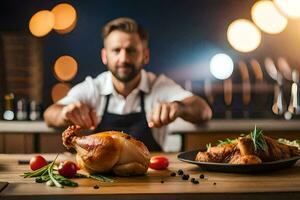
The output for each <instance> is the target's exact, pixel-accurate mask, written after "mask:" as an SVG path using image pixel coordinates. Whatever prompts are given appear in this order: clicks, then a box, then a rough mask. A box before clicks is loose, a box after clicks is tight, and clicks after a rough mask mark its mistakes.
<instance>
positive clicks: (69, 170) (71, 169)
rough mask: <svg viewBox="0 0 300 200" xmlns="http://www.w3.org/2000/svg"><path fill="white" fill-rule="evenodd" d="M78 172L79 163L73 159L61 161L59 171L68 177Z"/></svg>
mask: <svg viewBox="0 0 300 200" xmlns="http://www.w3.org/2000/svg"><path fill="white" fill-rule="evenodd" d="M76 172H77V165H76V164H75V163H74V162H72V161H65V162H61V163H60V164H59V166H58V173H59V174H60V175H62V176H63V177H66V178H72V177H73V176H74V175H75V174H76Z"/></svg>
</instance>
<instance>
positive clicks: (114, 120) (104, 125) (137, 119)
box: [96, 92, 161, 151]
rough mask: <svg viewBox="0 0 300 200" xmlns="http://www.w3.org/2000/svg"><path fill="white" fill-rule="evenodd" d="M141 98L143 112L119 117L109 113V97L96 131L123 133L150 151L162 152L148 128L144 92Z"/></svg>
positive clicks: (141, 93) (108, 96)
mask: <svg viewBox="0 0 300 200" xmlns="http://www.w3.org/2000/svg"><path fill="white" fill-rule="evenodd" d="M140 97H141V112H136V113H130V114H124V115H119V114H114V113H109V112H107V108H108V105H109V99H110V95H107V96H106V105H105V108H104V113H103V116H102V121H101V122H100V124H99V125H98V127H97V128H96V131H97V132H101V131H110V130H115V131H123V132H124V133H127V134H129V135H132V136H133V137H135V138H136V139H138V140H140V141H142V142H143V143H144V144H145V145H146V146H147V147H148V149H149V150H150V151H161V147H160V146H159V145H158V144H157V142H156V141H155V140H154V138H153V135H152V131H151V129H150V128H149V127H148V122H147V119H146V112H145V108H144V107H145V105H144V93H143V92H140Z"/></svg>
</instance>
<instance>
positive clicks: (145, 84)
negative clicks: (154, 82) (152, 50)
mask: <svg viewBox="0 0 300 200" xmlns="http://www.w3.org/2000/svg"><path fill="white" fill-rule="evenodd" d="M112 76H113V75H112V73H111V72H110V71H108V72H107V76H106V79H105V81H104V85H103V88H102V90H101V91H102V92H101V93H102V95H110V94H117V91H116V90H115V88H114V86H113V83H112ZM136 90H138V91H143V92H144V93H149V91H150V85H149V80H148V76H147V72H146V71H145V70H144V69H142V70H141V81H140V83H139V85H138V87H137V88H136V89H135V90H133V91H136Z"/></svg>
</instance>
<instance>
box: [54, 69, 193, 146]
mask: <svg viewBox="0 0 300 200" xmlns="http://www.w3.org/2000/svg"><path fill="white" fill-rule="evenodd" d="M141 75H142V76H141V81H140V83H139V85H138V87H137V88H135V89H134V90H133V91H132V92H131V93H130V94H129V95H128V96H127V97H126V98H125V97H123V96H122V95H120V94H118V93H117V91H116V90H115V88H114V86H113V83H112V74H111V72H109V71H106V72H103V73H101V74H100V75H98V76H97V77H96V78H94V79H93V78H91V77H87V78H86V79H85V81H83V82H81V83H79V84H77V85H75V86H74V87H73V88H72V89H71V90H70V91H69V93H68V94H67V96H66V97H64V98H63V99H61V100H59V101H58V104H62V105H68V104H71V103H75V102H78V101H80V102H82V103H85V104H87V105H89V106H90V107H91V108H93V109H94V110H95V112H96V113H97V116H98V118H99V122H98V123H101V118H102V116H103V113H104V108H105V105H106V96H107V95H109V94H112V95H111V97H110V102H109V105H108V108H107V109H108V110H107V111H108V112H109V113H114V114H128V113H132V112H139V111H141V106H140V95H139V91H140V90H141V91H143V92H144V93H145V95H144V101H145V112H146V115H147V116H146V118H147V120H148V122H149V121H150V117H151V111H152V109H153V108H154V107H155V105H156V104H158V103H160V102H164V101H165V102H172V101H181V100H183V99H185V98H186V97H189V96H192V95H193V94H192V93H191V92H189V91H186V90H184V89H183V88H182V87H181V86H180V85H178V84H176V83H175V82H174V81H173V80H171V79H169V78H168V77H166V76H164V75H160V76H156V75H155V74H153V73H151V72H146V71H145V70H142V71H141ZM152 134H153V137H154V139H155V140H156V141H157V142H158V143H159V144H160V145H161V147H162V148H163V150H164V151H178V150H180V144H178V143H180V139H179V141H178V139H177V140H176V139H175V140H174V137H173V140H172V145H174V146H173V147H166V144H167V143H170V142H167V140H168V138H171V137H172V136H170V135H169V136H168V134H167V126H163V127H161V128H153V129H152ZM167 136H168V137H167Z"/></svg>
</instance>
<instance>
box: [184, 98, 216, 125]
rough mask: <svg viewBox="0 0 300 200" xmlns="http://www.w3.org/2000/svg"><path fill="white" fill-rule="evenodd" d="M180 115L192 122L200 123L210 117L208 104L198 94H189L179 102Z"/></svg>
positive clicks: (210, 112)
mask: <svg viewBox="0 0 300 200" xmlns="http://www.w3.org/2000/svg"><path fill="white" fill-rule="evenodd" d="M179 107H180V117H181V118H182V119H184V120H186V121H189V122H192V123H201V122H203V121H207V120H209V119H211V117H212V111H211V108H210V107H209V105H208V104H207V103H206V102H205V100H203V99H202V98H200V97H198V96H191V97H187V98H185V99H184V100H183V101H180V102H179Z"/></svg>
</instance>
